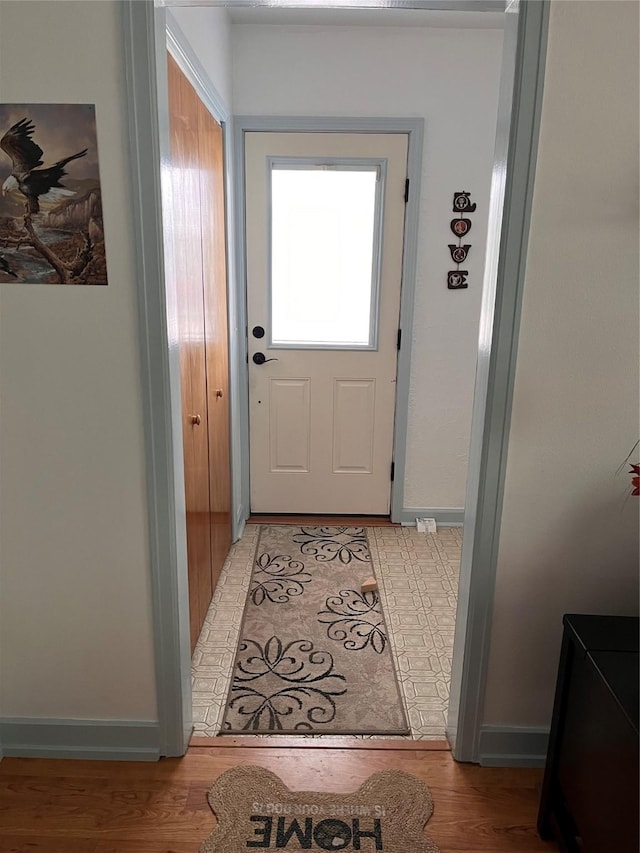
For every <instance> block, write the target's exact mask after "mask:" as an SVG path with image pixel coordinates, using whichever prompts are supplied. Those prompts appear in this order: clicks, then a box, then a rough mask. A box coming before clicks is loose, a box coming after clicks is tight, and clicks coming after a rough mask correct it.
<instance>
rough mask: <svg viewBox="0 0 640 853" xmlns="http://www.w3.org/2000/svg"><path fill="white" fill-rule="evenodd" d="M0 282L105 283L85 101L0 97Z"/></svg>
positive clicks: (94, 155)
mask: <svg viewBox="0 0 640 853" xmlns="http://www.w3.org/2000/svg"><path fill="white" fill-rule="evenodd" d="M0 187H1V194H0V284H1V283H9V284H11V283H13V284H19V283H24V284H107V264H106V257H105V248H104V225H103V219H102V194H101V191H100V170H99V165H98V144H97V135H96V116H95V106H94V105H93V104H0Z"/></svg>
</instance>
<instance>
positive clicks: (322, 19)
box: [156, 0, 505, 29]
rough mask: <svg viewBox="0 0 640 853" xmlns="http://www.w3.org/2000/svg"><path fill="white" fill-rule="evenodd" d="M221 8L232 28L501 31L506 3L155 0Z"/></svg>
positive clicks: (471, 0) (477, 0)
mask: <svg viewBox="0 0 640 853" xmlns="http://www.w3.org/2000/svg"><path fill="white" fill-rule="evenodd" d="M156 2H158V3H159V4H160V5H165V6H224V7H225V8H226V9H227V12H228V13H229V17H230V18H231V21H232V23H233V24H237V25H241V24H261V25H264V24H270V25H276V26H288V25H292V26H366V27H376V26H378V27H469V28H480V29H499V28H502V26H503V24H504V14H503V13H504V8H505V0H156Z"/></svg>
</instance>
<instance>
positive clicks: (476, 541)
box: [447, 0, 550, 762]
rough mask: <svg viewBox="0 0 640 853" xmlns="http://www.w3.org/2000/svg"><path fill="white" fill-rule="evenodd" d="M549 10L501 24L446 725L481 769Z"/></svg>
mask: <svg viewBox="0 0 640 853" xmlns="http://www.w3.org/2000/svg"><path fill="white" fill-rule="evenodd" d="M549 5H550V4H549V0H540V2H536V3H532V2H520V3H518V0H512V2H511V4H510V6H509V8H508V9H507V12H506V15H505V31H504V44H503V64H502V74H501V82H500V95H499V101H498V122H497V133H496V145H495V154H494V167H493V178H492V183H491V200H490V206H489V226H488V232H487V259H486V265H485V275H484V282H483V290H482V310H481V314H480V339H479V347H478V364H477V368H476V383H475V392H474V401H473V415H472V422H471V444H470V449H469V469H468V474H467V495H466V500H465V522H464V536H463V544H462V555H461V562H460V585H459V590H458V610H457V614H456V627H455V636H454V644H453V662H452V669H451V690H450V698H449V716H448V721H447V736H448V738H449V741H450V742H451V745H452V748H453V755H454V757H455V758H456V759H457V760H458V761H475V762H477V761H479V760H480V749H481V740H482V731H483V729H482V724H483V721H484V707H485V693H486V683H487V672H488V668H489V654H490V651H491V623H492V615H493V608H494V593H495V583H496V569H497V564H498V548H499V545H500V524H501V521H502V506H503V498H504V482H505V475H506V467H507V452H508V445H509V428H510V425H511V405H512V399H513V387H514V383H515V374H516V357H517V351H518V333H519V330H520V313H521V308H522V294H523V289H524V279H525V267H526V260H527V244H528V238H529V223H530V219H531V203H532V200H533V190H534V175H535V169H536V159H537V151H538V135H539V129H540V114H541V110H542V92H543V85H544V66H545V59H546V46H547V32H548V25H549ZM483 749H484V746H483Z"/></svg>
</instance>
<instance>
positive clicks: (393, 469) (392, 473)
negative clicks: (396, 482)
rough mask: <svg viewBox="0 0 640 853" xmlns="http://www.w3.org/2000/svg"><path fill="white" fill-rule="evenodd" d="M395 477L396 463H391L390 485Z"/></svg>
mask: <svg viewBox="0 0 640 853" xmlns="http://www.w3.org/2000/svg"><path fill="white" fill-rule="evenodd" d="M395 475H396V463H395V462H392V463H391V482H392V483H393V478H394V477H395Z"/></svg>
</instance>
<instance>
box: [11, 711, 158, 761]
mask: <svg viewBox="0 0 640 853" xmlns="http://www.w3.org/2000/svg"><path fill="white" fill-rule="evenodd" d="M0 739H1V740H2V751H3V754H4V757H5V758H9V757H14V758H81V759H91V760H95V759H103V760H107V761H157V760H158V759H159V758H160V725H159V723H157V722H146V721H139V720H133V721H129V720H57V719H45V718H35V717H18V718H9V717H5V718H0Z"/></svg>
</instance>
